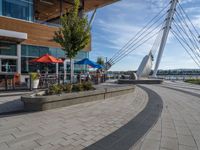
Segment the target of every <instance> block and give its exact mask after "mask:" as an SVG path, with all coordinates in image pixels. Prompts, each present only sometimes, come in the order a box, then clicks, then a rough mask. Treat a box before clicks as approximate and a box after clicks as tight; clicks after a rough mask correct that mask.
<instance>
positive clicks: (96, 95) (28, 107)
mask: <svg viewBox="0 0 200 150" xmlns="http://www.w3.org/2000/svg"><path fill="white" fill-rule="evenodd" d="M134 89H135V86H123V87H116V88H109V89H108V88H105V89H98V90H94V91H84V92H77V93H66V94H61V95H50V96H36V95H37V94H38V93H34V94H31V95H26V96H22V97H21V101H22V102H23V103H24V109H25V111H42V110H48V109H53V108H59V107H65V106H70V105H74V104H79V103H85V102H91V101H96V100H104V99H107V98H111V97H114V96H119V95H123V94H127V93H131V92H133V91H134ZM40 93H41V92H40Z"/></svg>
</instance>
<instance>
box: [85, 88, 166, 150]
mask: <svg viewBox="0 0 200 150" xmlns="http://www.w3.org/2000/svg"><path fill="white" fill-rule="evenodd" d="M139 87H141V88H142V89H143V90H145V91H146V92H147V94H148V97H149V101H148V103H147V105H146V107H145V108H144V109H143V110H142V111H141V112H140V113H139V114H138V115H137V116H136V117H135V118H133V119H132V120H131V121H129V122H128V123H127V124H126V125H124V126H122V127H121V128H119V129H118V130H116V131H115V132H113V133H111V134H109V135H108V136H106V137H104V138H103V139H101V140H99V141H97V142H96V143H94V144H92V145H90V146H88V147H86V148H85V149H84V150H128V149H130V148H131V147H132V146H133V145H134V144H135V143H136V142H137V141H138V140H139V139H140V138H141V137H143V136H144V135H145V133H147V131H148V130H149V129H150V128H151V127H152V126H153V125H154V124H155V123H156V122H157V120H158V118H159V116H160V115H161V112H162V108H163V101H162V99H161V97H160V96H159V95H158V94H157V93H155V92H154V91H152V90H150V89H148V88H146V87H143V86H139Z"/></svg>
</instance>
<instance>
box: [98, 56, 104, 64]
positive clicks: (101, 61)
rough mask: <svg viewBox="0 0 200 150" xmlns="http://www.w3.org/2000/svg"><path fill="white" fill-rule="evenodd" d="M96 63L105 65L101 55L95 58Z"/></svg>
mask: <svg viewBox="0 0 200 150" xmlns="http://www.w3.org/2000/svg"><path fill="white" fill-rule="evenodd" d="M97 63H98V64H100V65H102V66H104V65H105V62H104V59H103V57H98V58H97Z"/></svg>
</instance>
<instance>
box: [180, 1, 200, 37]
mask: <svg viewBox="0 0 200 150" xmlns="http://www.w3.org/2000/svg"><path fill="white" fill-rule="evenodd" d="M178 5H179V7H180V8H181V10H182V12H183V13H184V14H185V16H186V17H187V19H188V20H189V22H190V24H191V25H192V27H193V28H194V30H195V32H196V33H197V35H198V37H200V34H199V32H198V31H197V29H196V27H195V26H194V24H193V23H192V21H191V20H190V17H189V16H188V15H187V13H186V12H185V10H184V9H183V7H182V5H181V4H180V2H178Z"/></svg>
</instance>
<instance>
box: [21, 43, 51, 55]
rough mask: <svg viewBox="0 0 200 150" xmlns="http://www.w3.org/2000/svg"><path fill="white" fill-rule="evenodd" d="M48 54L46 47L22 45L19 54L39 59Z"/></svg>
mask: <svg viewBox="0 0 200 150" xmlns="http://www.w3.org/2000/svg"><path fill="white" fill-rule="evenodd" d="M47 53H49V48H48V47H41V46H32V45H22V50H21V54H22V56H25V57H40V56H42V55H44V54H47Z"/></svg>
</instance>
